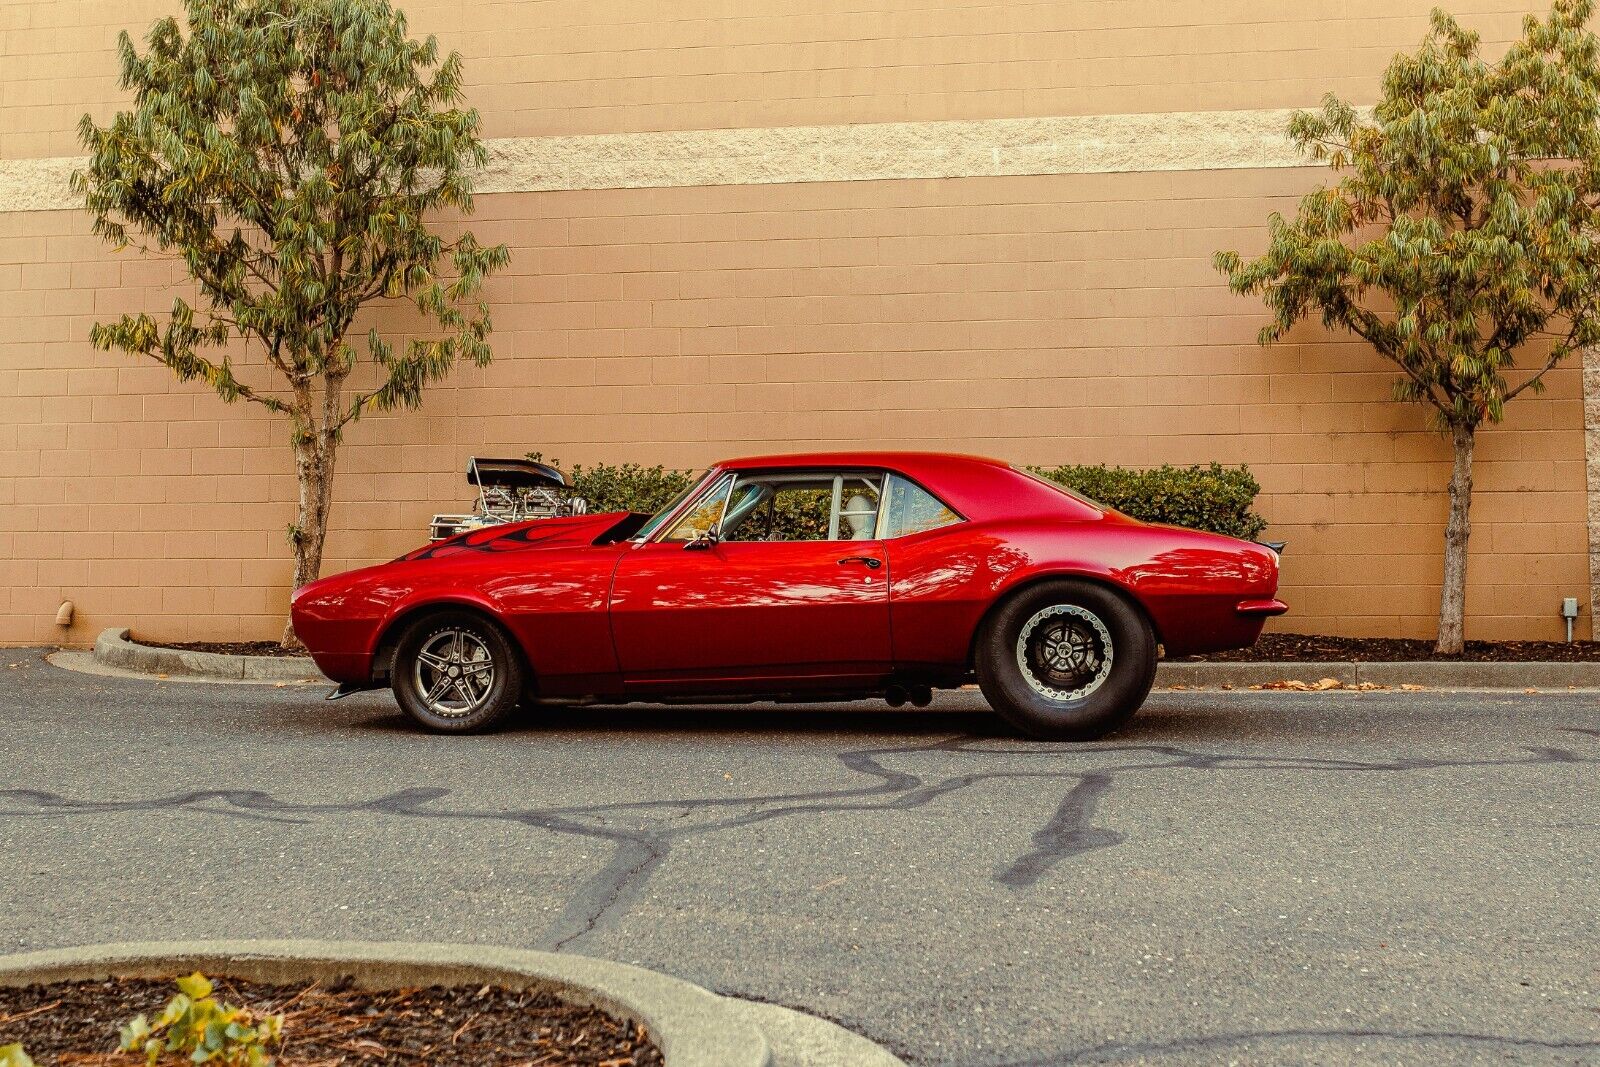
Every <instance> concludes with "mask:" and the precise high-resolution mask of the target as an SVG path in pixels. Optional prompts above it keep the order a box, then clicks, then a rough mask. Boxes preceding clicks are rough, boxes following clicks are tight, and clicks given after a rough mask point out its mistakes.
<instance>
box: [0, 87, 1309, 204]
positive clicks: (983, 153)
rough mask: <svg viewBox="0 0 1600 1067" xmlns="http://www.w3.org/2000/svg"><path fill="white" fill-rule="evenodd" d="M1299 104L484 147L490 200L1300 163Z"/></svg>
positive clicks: (37, 197)
mask: <svg viewBox="0 0 1600 1067" xmlns="http://www.w3.org/2000/svg"><path fill="white" fill-rule="evenodd" d="M1291 114H1292V112H1291V111H1289V110H1278V109H1274V110H1260V111H1191V112H1165V113H1160V114H1148V115H1084V116H1068V117H1061V118H1042V119H983V120H977V121H963V122H876V123H863V124H859V125H847V126H773V127H762V128H750V129H732V130H685V131H672V132H667V133H620V134H591V135H587V136H578V137H511V138H500V139H493V140H489V141H487V142H486V145H487V147H488V149H489V156H490V160H489V165H488V167H487V168H486V169H485V170H484V171H483V172H482V173H480V174H479V176H478V180H477V189H478V191H479V192H481V193H517V192H533V191H546V190H561V189H643V188H661V187H667V186H695V185H760V184H776V183H787V182H837V181H880V180H886V179H896V178H974V177H998V176H1003V175H1021V174H1105V173H1118V172H1133V171H1174V170H1226V169H1249V168H1262V167H1294V166H1304V165H1305V160H1304V158H1303V157H1301V156H1300V155H1299V153H1298V152H1297V151H1296V150H1295V148H1294V146H1293V145H1292V144H1290V143H1289V141H1288V139H1287V137H1286V136H1285V134H1284V130H1285V128H1286V127H1287V124H1288V121H1289V116H1290V115H1291ZM82 165H83V160H82V159H80V158H74V157H57V158H52V159H21V160H0V211H55V210H63V209H70V208H73V207H75V206H77V204H76V202H75V200H74V199H73V197H72V195H71V192H70V190H69V189H68V188H67V177H68V175H70V174H71V173H72V171H73V170H74V169H75V168H77V167H81V166H82Z"/></svg>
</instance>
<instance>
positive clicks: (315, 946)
mask: <svg viewBox="0 0 1600 1067" xmlns="http://www.w3.org/2000/svg"><path fill="white" fill-rule="evenodd" d="M191 970H199V971H203V972H204V973H206V974H208V975H221V976H226V977H231V978H245V979H252V980H255V981H266V982H286V981H287V982H292V981H304V980H309V979H329V980H331V979H336V978H344V977H349V978H352V979H354V980H355V981H357V982H358V983H360V984H363V985H367V986H371V987H375V988H379V989H386V988H389V989H392V988H397V987H401V986H409V985H481V984H483V983H485V982H495V983H497V984H504V985H511V986H513V987H517V988H530V987H533V988H541V989H548V990H549V991H551V992H553V993H556V994H558V995H559V996H561V997H563V998H564V999H566V1000H568V1001H571V1002H573V1003H577V1004H583V1005H588V1006H593V1007H597V1008H600V1009H602V1010H605V1011H607V1012H610V1013H612V1014H614V1015H618V1016H620V1017H622V1018H624V1019H628V1020H630V1021H633V1022H637V1023H642V1024H643V1025H644V1026H645V1028H646V1029H648V1030H649V1032H650V1036H651V1037H652V1038H653V1039H654V1040H655V1041H656V1043H657V1044H658V1045H660V1046H661V1051H662V1053H663V1055H664V1056H665V1057H666V1060H667V1063H668V1064H669V1065H670V1067H775V1061H774V1059H773V1054H772V1048H771V1046H770V1045H769V1044H768V1042H767V1038H766V1035H765V1034H764V1033H762V1031H761V1030H760V1029H759V1028H758V1027H757V1026H756V1024H755V1023H754V1022H752V1021H751V1017H750V1016H749V1015H747V1014H746V1013H743V1012H741V1011H739V1010H738V1007H737V1006H736V1005H735V1004H733V1003H732V1002H730V1001H728V1000H727V999H725V998H723V997H719V996H717V995H716V994H715V993H712V992H710V991H708V990H705V989H702V988H700V987H699V986H697V985H692V984H690V983H689V982H684V981H681V980H679V979H677V978H671V977H668V976H667V975H664V974H657V973H655V972H654V971H647V970H645V969H644V968H642V967H633V966H630V965H628V964H625V963H611V962H608V961H606V960H597V959H592V958H590V957H587V956H569V955H566V954H565V953H554V952H534V951H528V950H522V949H506V948H493V947H490V946H485V945H436V944H403V943H400V944H386V943H380V942H369V941H173V942H159V941H155V942H130V943H125V944H112V945H91V946H86V947H80V948H65V949H52V950H49V951H44V952H30V953H24V954H22V955H15V956H0V985H5V986H18V985H28V984H31V983H35V982H58V981H73V980H79V979H99V978H109V977H111V976H113V975H126V976H131V977H161V976H165V975H171V974H182V973H184V972H187V971H191ZM885 1055H887V1053H885ZM885 1062H886V1063H896V1062H898V1061H895V1060H893V1059H892V1058H890V1059H889V1060H887V1061H885Z"/></svg>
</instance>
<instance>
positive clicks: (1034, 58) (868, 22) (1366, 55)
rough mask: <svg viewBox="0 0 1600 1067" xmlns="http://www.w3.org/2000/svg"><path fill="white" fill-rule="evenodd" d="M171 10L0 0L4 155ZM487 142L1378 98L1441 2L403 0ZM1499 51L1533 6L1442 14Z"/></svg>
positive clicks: (1526, 2)
mask: <svg viewBox="0 0 1600 1067" xmlns="http://www.w3.org/2000/svg"><path fill="white" fill-rule="evenodd" d="M177 6H178V5H177V4H175V3H174V2H173V0H6V2H4V3H0V41H4V44H5V54H6V62H5V63H3V64H0V159H19V158H28V157H35V156H57V155H72V154H74V153H76V152H77V151H78V145H77V139H76V136H75V130H76V128H77V122H78V118H79V116H80V115H82V114H83V113H84V112H85V111H86V110H87V111H89V112H90V113H91V114H93V115H94V116H95V117H96V118H97V119H99V120H104V119H105V118H106V116H108V115H109V114H110V113H111V112H112V111H113V110H114V109H115V107H116V106H117V103H118V101H119V99H120V97H119V94H118V92H117V90H116V73H117V60H116V53H115V45H116V38H117V32H118V31H119V30H121V29H123V28H125V27H126V28H131V29H132V30H133V31H134V35H135V38H136V39H142V35H143V32H144V29H145V27H147V26H148V25H149V23H150V22H151V21H152V20H153V19H155V18H156V17H158V16H160V15H163V14H166V13H168V12H170V11H173V10H176V9H177ZM400 6H401V7H402V8H403V9H404V10H406V11H407V12H408V14H409V16H410V19H411V25H412V27H413V30H414V32H416V33H419V34H422V33H433V34H436V35H437V36H438V37H439V38H440V41H441V43H442V44H443V45H444V46H445V47H446V48H454V49H457V50H459V51H461V52H462V53H463V55H464V56H465V57H466V59H467V73H468V79H469V86H470V93H471V98H472V102H473V103H474V104H475V105H476V106H477V107H478V108H479V109H480V110H481V111H482V112H483V115H484V120H485V132H486V133H487V134H488V135H489V136H492V137H520V136H537V135H544V134H559V133H622V132H632V131H641V130H684V129H704V128H722V127H740V126H792V125H809V124H833V123H850V122H884V121H897V120H924V119H967V118H1012V117H1025V116H1048V115H1092V114H1102V113H1122V112H1155V111H1211V110H1231V109H1245V108H1261V107H1304V106H1310V105H1314V104H1315V103H1316V102H1317V101H1318V100H1320V99H1321V97H1322V94H1323V93H1324V92H1327V91H1329V90H1332V91H1335V92H1338V93H1341V94H1344V95H1346V96H1348V97H1351V98H1353V99H1355V100H1356V101H1358V102H1368V101H1370V100H1371V99H1372V98H1373V96H1374V94H1375V92H1376V87H1377V77H1378V75H1379V73H1380V72H1381V71H1382V69H1383V67H1384V65H1385V64H1386V63H1387V61H1388V58H1389V57H1390V56H1391V55H1392V54H1393V53H1394V51H1395V50H1396V48H1399V47H1403V46H1405V47H1409V46H1412V45H1414V44H1415V43H1416V41H1417V40H1418V39H1419V38H1420V36H1421V34H1422V33H1423V31H1424V29H1425V27H1426V22H1427V13H1428V11H1429V9H1430V8H1432V7H1433V6H1434V0H1342V2H1340V3H1338V4H1329V3H1290V2H1284V0H1203V2H1202V0H1072V2H1060V0H1052V2H1047V3H1010V2H999V3H994V2H987V3H986V2H979V0H943V2H939V0H868V2H862V3H840V2H838V0H738V2H731V0H730V2H719V0H699V2H696V3H683V2H681V0H537V2H536V0H476V2H473V3H463V2H461V0H408V2H405V3H402V4H400ZM1448 6H1449V7H1450V9H1451V10H1453V11H1455V12H1457V13H1459V14H1460V15H1461V16H1463V17H1464V18H1465V19H1466V20H1467V21H1468V22H1469V23H1470V24H1471V25H1472V26H1473V27H1474V28H1476V29H1478V30H1479V31H1480V32H1481V33H1482V34H1483V36H1484V39H1485V40H1486V41H1487V42H1490V44H1491V45H1495V44H1498V43H1501V42H1504V41H1507V40H1510V39H1511V38H1512V37H1514V36H1515V35H1516V33H1517V32H1518V24H1519V20H1520V18H1521V17H1522V14H1523V13H1525V12H1527V11H1531V10H1540V9H1543V8H1544V7H1546V6H1547V5H1546V4H1545V3H1543V2H1542V0H1456V2H1453V3H1451V4H1449V5H1448Z"/></svg>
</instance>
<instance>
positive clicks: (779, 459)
mask: <svg viewBox="0 0 1600 1067" xmlns="http://www.w3.org/2000/svg"><path fill="white" fill-rule="evenodd" d="M717 466H718V467H721V468H722V469H724V470H735V471H747V470H798V469H802V468H811V467H886V468H888V469H890V470H897V471H900V472H901V473H902V474H905V475H908V476H910V477H913V478H915V477H918V472H921V471H933V472H937V471H940V470H947V469H952V468H971V467H997V468H1006V467H1007V464H1005V463H1002V462H1001V461H1000V460H998V459H988V458H986V457H984V456H968V455H963V454H961V453H958V452H894V451H874V452H792V453H783V454H775V455H768V456H741V457H740V458H738V459H727V460H723V461H722V462H721V463H718V464H717Z"/></svg>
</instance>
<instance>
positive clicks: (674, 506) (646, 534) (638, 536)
mask: <svg viewBox="0 0 1600 1067" xmlns="http://www.w3.org/2000/svg"><path fill="white" fill-rule="evenodd" d="M709 473H711V472H710V471H701V472H700V473H699V474H697V475H695V476H694V477H693V478H691V479H690V480H689V487H688V488H687V489H685V490H684V491H683V492H681V493H679V494H678V495H677V496H675V497H673V498H672V500H671V502H670V503H668V504H667V506H666V507H664V508H662V509H661V510H660V511H658V512H656V513H655V515H653V516H652V517H651V518H650V521H649V522H647V523H645V524H644V525H643V526H641V527H639V530H638V532H637V533H635V534H634V535H633V536H632V537H631V538H629V540H631V541H648V540H649V539H650V535H651V534H653V533H655V532H656V531H657V530H659V529H660V528H661V524H662V523H664V522H666V521H667V517H668V516H670V515H671V514H672V513H673V512H674V511H677V510H678V508H679V507H681V506H682V505H683V502H684V501H685V500H687V499H689V495H690V494H691V493H693V492H694V491H695V490H697V489H699V488H700V486H701V485H703V484H705V480H706V475H707V474H709Z"/></svg>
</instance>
